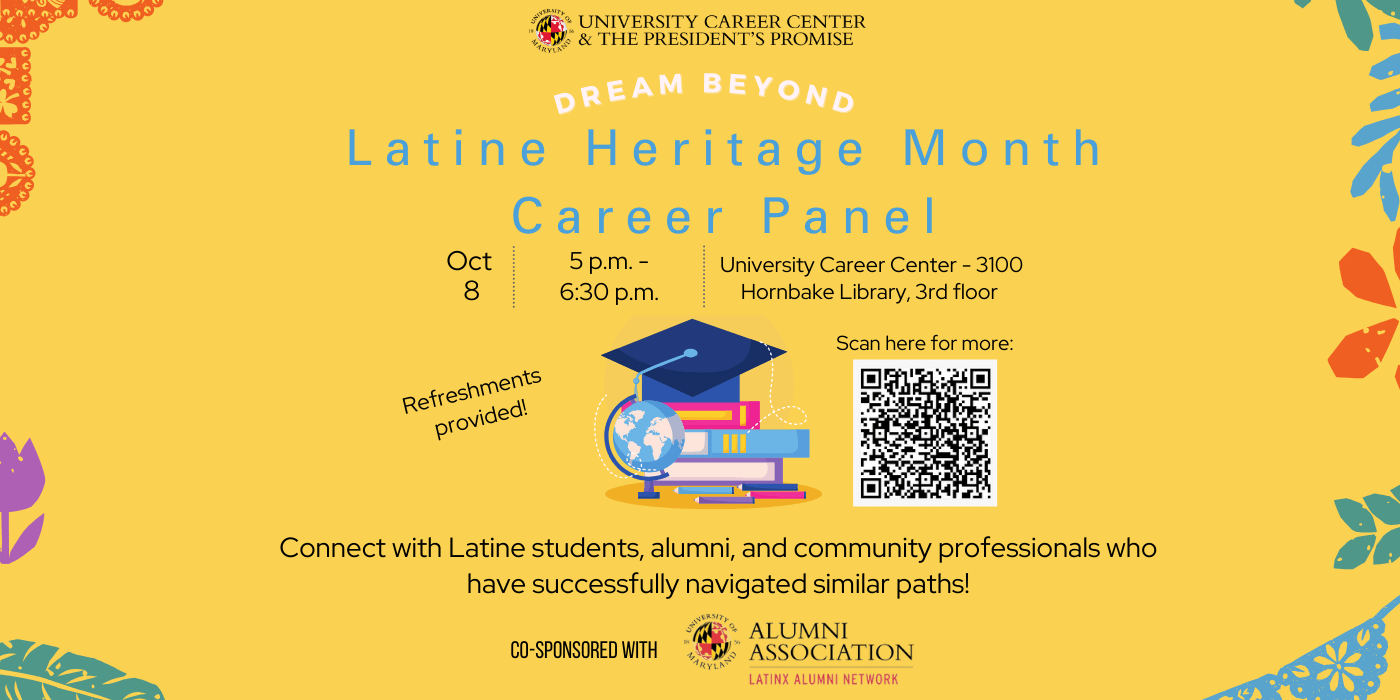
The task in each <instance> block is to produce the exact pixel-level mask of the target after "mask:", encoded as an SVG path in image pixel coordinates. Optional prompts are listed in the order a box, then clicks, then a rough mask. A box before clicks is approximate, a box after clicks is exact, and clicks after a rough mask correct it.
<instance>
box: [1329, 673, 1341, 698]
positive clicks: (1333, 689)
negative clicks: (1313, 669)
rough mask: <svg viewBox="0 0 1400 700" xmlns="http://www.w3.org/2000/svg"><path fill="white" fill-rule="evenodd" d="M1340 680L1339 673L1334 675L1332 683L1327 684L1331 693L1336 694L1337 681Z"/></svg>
mask: <svg viewBox="0 0 1400 700" xmlns="http://www.w3.org/2000/svg"><path fill="white" fill-rule="evenodd" d="M1341 678H1342V674H1340V673H1338V674H1337V675H1335V676H1332V682H1331V683H1328V684H1327V685H1328V686H1330V687H1331V689H1332V692H1334V693H1335V692H1337V681H1339V680H1341Z"/></svg>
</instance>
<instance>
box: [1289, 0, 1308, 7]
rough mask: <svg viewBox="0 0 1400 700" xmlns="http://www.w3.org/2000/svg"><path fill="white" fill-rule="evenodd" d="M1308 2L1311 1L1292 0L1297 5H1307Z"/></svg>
mask: <svg viewBox="0 0 1400 700" xmlns="http://www.w3.org/2000/svg"><path fill="white" fill-rule="evenodd" d="M1310 2H1312V0H1293V4H1294V5H1297V6H1298V7H1307V6H1308V3H1310Z"/></svg>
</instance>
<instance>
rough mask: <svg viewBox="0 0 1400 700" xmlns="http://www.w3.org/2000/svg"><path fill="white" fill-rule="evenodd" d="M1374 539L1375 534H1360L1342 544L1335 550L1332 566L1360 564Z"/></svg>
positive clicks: (1345, 567)
mask: <svg viewBox="0 0 1400 700" xmlns="http://www.w3.org/2000/svg"><path fill="white" fill-rule="evenodd" d="M1392 532H1394V531H1393V530H1392ZM1375 541H1376V536H1375V535H1362V536H1360V537H1358V538H1356V539H1354V540H1351V541H1349V542H1347V543H1346V544H1344V545H1342V548H1341V549H1339V550H1337V558H1336V559H1334V560H1332V568H1334V569H1355V568H1356V567H1358V566H1361V563H1362V562H1364V561H1366V557H1368V556H1370V554H1371V544H1372V543H1374V542H1375Z"/></svg>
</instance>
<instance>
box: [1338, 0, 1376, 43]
mask: <svg viewBox="0 0 1400 700" xmlns="http://www.w3.org/2000/svg"><path fill="white" fill-rule="evenodd" d="M1337 16H1338V17H1341V18H1342V29H1345V30H1346V33H1347V38H1348V39H1351V43H1353V44H1355V45H1356V48H1358V49H1361V50H1362V51H1370V50H1371V39H1373V38H1375V35H1374V34H1372V33H1371V15H1369V14H1367V13H1366V3H1364V2H1362V1H1361V0H1337Z"/></svg>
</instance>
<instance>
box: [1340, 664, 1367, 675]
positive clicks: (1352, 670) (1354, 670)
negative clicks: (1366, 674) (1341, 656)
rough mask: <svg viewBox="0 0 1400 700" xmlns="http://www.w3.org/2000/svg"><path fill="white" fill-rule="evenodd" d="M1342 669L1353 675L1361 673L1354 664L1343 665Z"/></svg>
mask: <svg viewBox="0 0 1400 700" xmlns="http://www.w3.org/2000/svg"><path fill="white" fill-rule="evenodd" d="M1342 670H1343V671H1346V672H1347V673H1350V674H1351V675H1353V676H1359V675H1361V673H1362V672H1361V669H1359V668H1357V667H1355V666H1343V667H1342Z"/></svg>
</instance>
